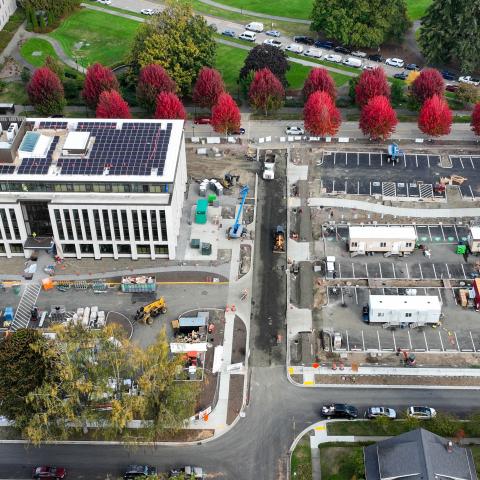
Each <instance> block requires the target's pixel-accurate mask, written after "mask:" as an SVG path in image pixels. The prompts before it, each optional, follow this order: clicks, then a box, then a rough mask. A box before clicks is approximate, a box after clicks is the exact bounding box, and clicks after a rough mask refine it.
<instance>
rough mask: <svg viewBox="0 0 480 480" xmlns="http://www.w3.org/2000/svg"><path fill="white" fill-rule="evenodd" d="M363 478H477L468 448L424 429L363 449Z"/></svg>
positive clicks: (421, 479)
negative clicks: (448, 447) (450, 443)
mask: <svg viewBox="0 0 480 480" xmlns="http://www.w3.org/2000/svg"><path fill="white" fill-rule="evenodd" d="M364 452H365V477H366V480H396V479H402V480H403V479H405V480H478V477H477V474H476V471H475V465H474V463H473V458H472V453H471V451H470V449H469V448H463V447H459V446H457V445H454V446H453V449H452V451H451V452H448V451H447V440H445V439H444V438H442V437H440V436H438V435H435V434H434V433H431V432H429V431H427V430H424V429H423V428H418V429H417V430H412V431H411V432H407V433H404V434H402V435H398V436H396V437H392V438H389V439H388V440H383V441H381V442H378V443H376V444H374V445H370V446H368V447H366V448H365V450H364Z"/></svg>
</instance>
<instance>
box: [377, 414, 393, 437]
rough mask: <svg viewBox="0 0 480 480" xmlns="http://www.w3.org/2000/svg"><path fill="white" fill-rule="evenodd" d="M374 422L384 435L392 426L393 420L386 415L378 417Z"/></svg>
mask: <svg viewBox="0 0 480 480" xmlns="http://www.w3.org/2000/svg"><path fill="white" fill-rule="evenodd" d="M374 422H375V425H376V426H378V428H379V429H380V430H381V431H382V432H384V433H387V432H388V431H389V429H390V427H391V426H392V419H391V418H388V417H386V416H384V415H380V416H378V417H376V418H375V420H374Z"/></svg>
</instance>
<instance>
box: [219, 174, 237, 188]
mask: <svg viewBox="0 0 480 480" xmlns="http://www.w3.org/2000/svg"><path fill="white" fill-rule="evenodd" d="M239 180H240V175H232V174H231V173H226V174H225V176H224V177H223V180H220V183H221V184H222V185H223V187H224V188H232V187H233V186H234V185H236V184H237V182H238V181H239Z"/></svg>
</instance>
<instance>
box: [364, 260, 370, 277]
mask: <svg viewBox="0 0 480 480" xmlns="http://www.w3.org/2000/svg"><path fill="white" fill-rule="evenodd" d="M365 271H366V272H367V278H369V277H370V275H369V274H368V264H367V263H366V264H365Z"/></svg>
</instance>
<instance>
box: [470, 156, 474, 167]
mask: <svg viewBox="0 0 480 480" xmlns="http://www.w3.org/2000/svg"><path fill="white" fill-rule="evenodd" d="M469 158H470V163H471V164H472V168H473V169H475V165H474V164H473V159H472V157H469Z"/></svg>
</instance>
